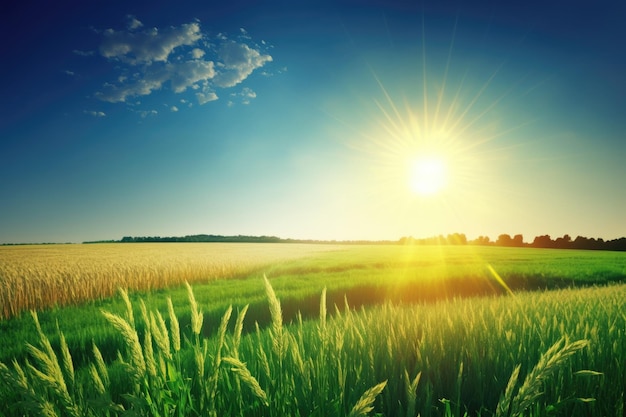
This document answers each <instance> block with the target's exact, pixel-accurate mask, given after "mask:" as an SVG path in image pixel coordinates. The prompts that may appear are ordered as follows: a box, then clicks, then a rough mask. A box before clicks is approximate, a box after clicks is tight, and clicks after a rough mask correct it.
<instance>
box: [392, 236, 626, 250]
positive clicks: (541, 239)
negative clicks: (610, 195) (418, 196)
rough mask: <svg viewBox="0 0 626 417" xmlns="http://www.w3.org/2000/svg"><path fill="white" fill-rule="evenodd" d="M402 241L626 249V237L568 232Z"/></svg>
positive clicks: (406, 240) (403, 241) (407, 240)
mask: <svg viewBox="0 0 626 417" xmlns="http://www.w3.org/2000/svg"><path fill="white" fill-rule="evenodd" d="M400 243H401V244H414V245H478V246H504V247H520V248H521V247H532V248H552V249H588V250H611V251H626V237H621V238H618V239H613V240H604V239H602V238H588V237H584V236H577V237H576V238H575V239H572V237H571V236H570V235H567V234H566V235H563V236H562V237H557V238H556V239H552V238H551V237H550V235H541V236H536V237H535V238H534V239H533V241H532V242H531V243H527V242H524V236H523V235H521V234H517V235H514V236H512V237H511V235H509V234H501V235H499V236H498V238H497V239H496V240H495V241H492V240H491V239H490V238H489V236H478V237H477V238H476V239H473V240H468V239H467V237H466V236H465V234H463V233H452V234H449V235H447V236H444V235H439V236H433V237H428V238H422V239H416V238H413V237H411V236H409V237H403V238H401V239H400Z"/></svg>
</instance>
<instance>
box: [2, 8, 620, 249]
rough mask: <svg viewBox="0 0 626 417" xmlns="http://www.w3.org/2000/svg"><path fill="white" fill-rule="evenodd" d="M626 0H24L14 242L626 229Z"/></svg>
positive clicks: (12, 104) (16, 45)
mask: <svg viewBox="0 0 626 417" xmlns="http://www.w3.org/2000/svg"><path fill="white" fill-rule="evenodd" d="M625 17H626V6H625V5H623V4H622V3H619V2H606V3H593V4H585V5H583V4H580V5H579V4H578V3H562V2H550V4H548V3H546V2H539V1H536V2H535V1H531V2H524V3H523V4H519V5H508V4H504V3H498V2H496V3H494V2H488V1H481V2H477V3H473V4H472V5H471V7H470V6H469V5H467V6H463V5H462V4H460V3H458V2H447V1H444V2H438V1H437V2H435V1H433V2H429V1H426V2H415V3H410V2H394V1H392V2H382V1H381V2H379V1H365V2H359V3H358V5H357V4H356V3H353V2H347V1H315V2H313V1H311V2H308V1H305V2H300V1H298V2H286V3H285V2H280V3H276V2H265V1H261V2H254V3H247V2H238V1H234V2H228V3H223V4H221V3H220V4H217V3H213V2H206V1H191V2H182V3H181V2H177V3H171V4H170V3H167V4H164V5H160V6H159V7H155V6H154V4H153V2H144V1H139V2H129V3H127V2H115V1H113V2H104V3H102V2H98V3H93V2H63V1H62V2H60V3H59V2H35V3H32V2H28V3H24V4H21V3H16V4H14V5H11V6H8V7H7V8H5V9H4V10H3V13H2V15H1V17H0V20H1V24H0V31H1V34H2V37H3V39H5V40H8V39H11V42H8V41H7V42H5V43H4V44H3V46H2V57H3V58H2V59H3V64H2V66H0V75H1V76H2V80H3V82H2V84H1V87H0V93H1V97H2V101H1V104H0V195H1V196H2V197H1V204H0V243H20V242H81V241H86V240H99V239H120V238H122V237H123V236H184V235H189V234H200V233H207V234H221V235H239V234H241V235H273V236H279V237H284V238H297V239H329V240H331V239H334V240H353V239H369V240H378V239H392V240H396V239H399V238H400V237H402V236H414V237H428V236H433V235H438V234H444V235H445V234H449V233H454V232H459V233H465V234H466V235H467V236H468V238H474V237H477V236H479V235H486V236H490V237H491V238H496V237H497V236H498V235H499V234H501V233H509V234H511V235H513V234H518V233H519V234H523V235H524V239H525V240H526V241H532V238H533V237H534V236H537V235H545V234H549V235H551V236H553V237H557V236H562V235H564V234H570V235H571V236H573V237H575V236H577V235H583V236H588V237H601V238H604V239H613V238H618V237H621V236H625V235H626V217H624V207H626V187H624V185H623V184H624V179H625V178H626V164H625V163H624V160H625V158H626V117H624V115H625V114H626V81H625V78H624V74H626V49H624V47H623V45H622V43H623V42H622V40H623V39H626V27H625V26H624V25H623V20H624V18H625Z"/></svg>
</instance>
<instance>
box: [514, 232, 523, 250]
mask: <svg viewBox="0 0 626 417" xmlns="http://www.w3.org/2000/svg"><path fill="white" fill-rule="evenodd" d="M512 246H517V247H520V248H521V247H522V246H524V236H523V235H519V234H518V235H515V236H513V242H512Z"/></svg>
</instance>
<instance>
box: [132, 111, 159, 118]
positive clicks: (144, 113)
mask: <svg viewBox="0 0 626 417" xmlns="http://www.w3.org/2000/svg"><path fill="white" fill-rule="evenodd" d="M137 113H139V115H140V116H141V117H142V118H144V119H145V118H146V117H148V116H156V115H157V114H159V112H158V111H156V110H139V111H137Z"/></svg>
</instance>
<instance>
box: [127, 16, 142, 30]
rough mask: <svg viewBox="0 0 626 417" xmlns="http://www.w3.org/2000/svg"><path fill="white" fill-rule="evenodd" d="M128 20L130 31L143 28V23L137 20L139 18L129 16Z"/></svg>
mask: <svg viewBox="0 0 626 417" xmlns="http://www.w3.org/2000/svg"><path fill="white" fill-rule="evenodd" d="M126 18H127V19H128V25H127V27H128V30H135V29H139V28H140V27H143V23H141V22H140V21H139V20H137V18H136V17H135V16H133V15H132V14H129V15H128V16H126Z"/></svg>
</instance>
